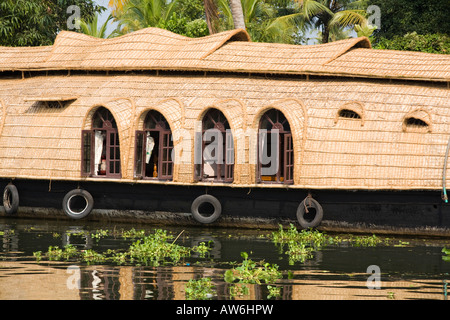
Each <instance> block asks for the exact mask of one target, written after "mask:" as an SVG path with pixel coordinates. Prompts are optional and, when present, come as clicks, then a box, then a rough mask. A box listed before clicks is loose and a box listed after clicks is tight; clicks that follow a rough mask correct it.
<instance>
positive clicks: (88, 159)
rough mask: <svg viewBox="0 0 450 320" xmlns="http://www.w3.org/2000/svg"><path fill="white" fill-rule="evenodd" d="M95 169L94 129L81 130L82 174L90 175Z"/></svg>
mask: <svg viewBox="0 0 450 320" xmlns="http://www.w3.org/2000/svg"><path fill="white" fill-rule="evenodd" d="M93 171H94V131H93V130H82V131H81V175H82V176H86V177H90V176H92V174H93Z"/></svg>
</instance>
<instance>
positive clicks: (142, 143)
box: [134, 110, 173, 180]
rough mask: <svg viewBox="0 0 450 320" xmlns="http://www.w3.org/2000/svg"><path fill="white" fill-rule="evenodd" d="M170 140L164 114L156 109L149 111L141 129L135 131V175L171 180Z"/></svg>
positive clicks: (169, 131)
mask: <svg viewBox="0 0 450 320" xmlns="http://www.w3.org/2000/svg"><path fill="white" fill-rule="evenodd" d="M172 140H173V139H172V131H171V130H170V126H169V123H168V122H167V120H166V119H165V118H164V116H163V115H162V114H161V113H159V112H158V111H155V110H151V111H149V112H148V113H147V116H146V118H145V121H144V128H143V130H139V131H136V148H135V151H136V154H135V171H134V172H135V177H141V178H144V179H145V178H149V179H159V180H171V179H172V178H173V159H172V150H173V141H172Z"/></svg>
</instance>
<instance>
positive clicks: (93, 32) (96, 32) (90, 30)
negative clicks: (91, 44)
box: [78, 13, 115, 38]
mask: <svg viewBox="0 0 450 320" xmlns="http://www.w3.org/2000/svg"><path fill="white" fill-rule="evenodd" d="M112 18H113V17H112V15H109V16H108V18H107V19H106V21H105V22H104V23H103V24H102V25H101V26H99V25H98V13H97V14H95V16H94V18H92V20H89V21H84V20H78V21H79V23H80V31H81V33H84V34H87V35H90V36H92V37H96V38H112V37H114V36H115V33H114V32H112V33H111V34H109V35H106V29H107V27H108V22H109V21H110V20H111V19H112Z"/></svg>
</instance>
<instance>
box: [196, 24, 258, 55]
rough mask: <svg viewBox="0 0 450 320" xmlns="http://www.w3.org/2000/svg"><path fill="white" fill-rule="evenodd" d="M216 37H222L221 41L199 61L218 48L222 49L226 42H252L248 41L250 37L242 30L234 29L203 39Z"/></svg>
mask: <svg viewBox="0 0 450 320" xmlns="http://www.w3.org/2000/svg"><path fill="white" fill-rule="evenodd" d="M218 35H223V38H222V40H221V41H220V42H218V43H217V45H216V46H214V48H212V49H211V50H209V51H208V52H207V53H205V54H204V55H203V56H202V57H201V58H200V59H205V58H206V57H208V56H209V55H210V54H212V53H214V52H215V51H217V50H218V49H220V47H222V46H223V45H224V44H226V43H227V42H228V41H233V40H235V41H244V42H251V41H252V40H251V39H250V35H249V34H248V33H247V31H245V30H244V29H234V30H230V31H224V32H220V33H216V34H214V35H210V36H206V37H204V38H207V37H217V36H218ZM204 38H203V39H204ZM233 38H234V39H233Z"/></svg>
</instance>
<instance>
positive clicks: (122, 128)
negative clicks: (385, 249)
mask: <svg viewBox="0 0 450 320" xmlns="http://www.w3.org/2000/svg"><path fill="white" fill-rule="evenodd" d="M449 88H450V56H449V55H438V54H427V53H418V52H405V51H392V50H375V49H372V48H371V44H370V41H369V40H368V39H367V38H365V37H360V38H351V39H347V40H341V41H336V42H332V43H328V44H320V45H288V44H275V43H254V42H251V39H250V37H249V35H248V34H247V33H246V31H244V30H241V29H237V30H232V31H227V32H223V33H218V34H214V35H210V36H206V37H202V38H187V37H184V36H180V35H177V34H174V33H171V32H169V31H167V30H161V29H158V28H147V29H143V30H139V31H136V32H133V33H130V34H127V35H123V36H120V37H117V38H113V39H98V38H93V37H90V36H87V35H84V34H80V33H76V32H69V31H62V32H60V33H59V34H58V36H57V38H56V40H55V43H54V44H53V45H52V46H42V47H0V187H1V189H2V190H3V207H0V209H2V210H0V211H1V214H2V215H3V216H15V217H22V216H23V217H28V218H30V217H31V218H38V217H51V216H52V217H58V218H60V219H88V220H89V219H100V218H107V219H111V220H114V219H116V220H119V219H123V220H129V221H136V220H137V221H144V220H146V219H149V220H151V219H156V220H157V219H164V218H165V217H169V216H171V215H172V217H173V214H175V218H173V219H172V222H176V223H180V224H185V223H188V222H189V223H193V224H199V225H202V224H206V225H208V226H213V225H216V226H227V225H233V226H256V227H261V226H263V225H265V224H273V225H276V226H278V224H279V223H282V222H283V223H284V222H286V221H291V222H292V223H295V224H296V225H297V226H299V227H301V228H314V227H322V228H326V227H327V226H328V227H330V226H335V227H336V228H345V227H348V226H362V227H372V228H379V229H380V230H393V229H395V230H412V231H411V232H414V233H417V232H419V231H420V230H422V231H423V232H427V230H428V231H429V230H435V231H436V232H438V233H441V234H445V235H450V231H449V230H450V207H449V205H448V204H447V201H448V197H447V190H446V186H447V183H446V178H447V176H448V175H449V169H448V165H447V158H448V153H449V148H450V100H449V98H450V95H449V92H450V90H449ZM405 232H406V231H405ZM408 232H409V231H408Z"/></svg>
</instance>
